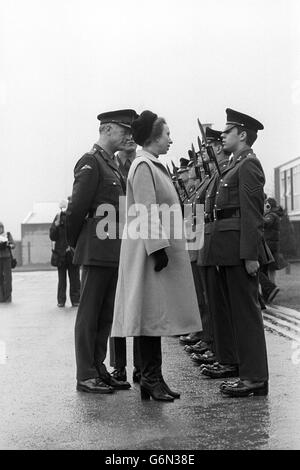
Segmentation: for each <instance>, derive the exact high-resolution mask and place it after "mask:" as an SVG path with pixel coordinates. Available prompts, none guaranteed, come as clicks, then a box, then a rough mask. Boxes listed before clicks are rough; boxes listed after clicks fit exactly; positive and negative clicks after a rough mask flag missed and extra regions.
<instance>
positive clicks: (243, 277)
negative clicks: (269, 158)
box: [203, 108, 268, 397]
mask: <svg viewBox="0 0 300 470" xmlns="http://www.w3.org/2000/svg"><path fill="white" fill-rule="evenodd" d="M226 113H227V124H226V128H225V130H224V131H223V133H222V140H223V145H224V150H226V151H228V152H231V153H232V154H233V155H232V157H231V159H230V162H229V164H228V166H227V168H226V169H225V171H223V173H222V175H221V177H218V180H217V183H216V186H215V188H214V190H213V191H212V192H210V194H209V196H207V197H210V198H211V202H210V204H208V205H207V206H206V207H208V208H209V209H208V211H207V214H206V217H207V219H208V220H210V222H208V223H207V224H205V236H204V249H203V265H204V266H206V267H207V268H209V269H207V272H208V275H207V282H208V283H210V288H209V296H210V299H209V305H210V307H211V311H212V315H213V321H214V325H215V331H217V335H216V337H215V340H216V347H217V348H221V349H222V350H223V352H224V351H225V352H226V353H227V357H228V359H227V361H226V362H227V364H225V369H226V367H228V366H229V370H228V372H230V365H231V366H232V370H231V372H232V375H233V374H234V367H235V365H236V364H237V365H238V371H236V375H237V374H238V375H239V379H238V380H236V381H234V382H223V384H222V385H221V392H222V393H224V394H226V395H228V396H234V397H240V396H249V395H266V394H267V393H268V365H267V352H266V343H265V336H264V328H263V321H262V314H261V309H260V306H259V302H258V275H257V274H258V269H259V262H260V261H261V262H262V263H263V262H264V261H265V258H266V253H265V250H264V245H263V213H264V191H263V187H264V183H265V177H264V172H263V169H262V167H261V164H260V162H259V160H258V159H257V158H256V156H255V155H254V153H253V150H252V149H251V147H252V145H253V143H254V142H255V140H256V138H257V132H258V130H262V129H263V125H262V124H261V123H260V122H259V121H257V120H256V119H254V118H252V117H250V116H248V115H246V114H243V113H240V112H237V111H234V110H232V109H229V108H228V109H227V110H226ZM216 268H217V269H216ZM213 298H217V299H223V302H218V303H217V302H216V303H215V304H214V303H213ZM222 303H223V307H222V308H221V305H222ZM229 316H230V319H231V325H232V328H233V332H234V341H232V340H231V339H230V341H228V337H230V338H231V331H232V330H230V328H229V327H228V326H226V325H228V318H229ZM224 320H226V322H225V324H224ZM224 342H226V343H225V344H224ZM226 348H227V351H226ZM221 366H222V365H221Z"/></svg>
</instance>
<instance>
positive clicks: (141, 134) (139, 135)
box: [131, 110, 158, 146]
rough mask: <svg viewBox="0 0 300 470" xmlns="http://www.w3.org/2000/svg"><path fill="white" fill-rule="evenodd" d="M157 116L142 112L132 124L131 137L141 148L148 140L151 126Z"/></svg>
mask: <svg viewBox="0 0 300 470" xmlns="http://www.w3.org/2000/svg"><path fill="white" fill-rule="evenodd" d="M157 117H158V116H157V114H155V113H152V112H151V111H148V110H146V111H143V112H142V113H141V114H140V116H139V117H138V118H137V119H136V120H135V121H134V122H133V123H132V126H131V128H132V136H133V140H134V141H135V142H136V143H137V144H138V145H141V146H143V145H144V143H145V142H146V140H147V139H149V137H150V135H151V132H152V128H153V124H154V122H155V121H156V119H157Z"/></svg>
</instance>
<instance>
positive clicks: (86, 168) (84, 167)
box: [80, 165, 93, 171]
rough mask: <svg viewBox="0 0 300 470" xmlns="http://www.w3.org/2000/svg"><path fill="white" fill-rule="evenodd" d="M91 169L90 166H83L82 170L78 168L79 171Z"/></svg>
mask: <svg viewBox="0 0 300 470" xmlns="http://www.w3.org/2000/svg"><path fill="white" fill-rule="evenodd" d="M92 169H93V168H92V167H91V166H90V165H84V166H83V167H82V168H80V171H81V170H92Z"/></svg>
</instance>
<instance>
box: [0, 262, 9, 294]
mask: <svg viewBox="0 0 300 470" xmlns="http://www.w3.org/2000/svg"><path fill="white" fill-rule="evenodd" d="M11 292H12V275H11V257H9V258H0V302H6V301H7V300H10V298H11Z"/></svg>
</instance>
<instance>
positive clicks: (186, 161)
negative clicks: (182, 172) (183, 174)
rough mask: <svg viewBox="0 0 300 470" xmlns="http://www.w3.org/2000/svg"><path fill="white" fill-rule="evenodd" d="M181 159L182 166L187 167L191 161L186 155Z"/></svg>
mask: <svg viewBox="0 0 300 470" xmlns="http://www.w3.org/2000/svg"><path fill="white" fill-rule="evenodd" d="M179 161H180V167H181V168H184V167H187V166H188V164H189V163H190V161H189V160H188V159H187V158H184V157H181V158H180V160H179Z"/></svg>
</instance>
